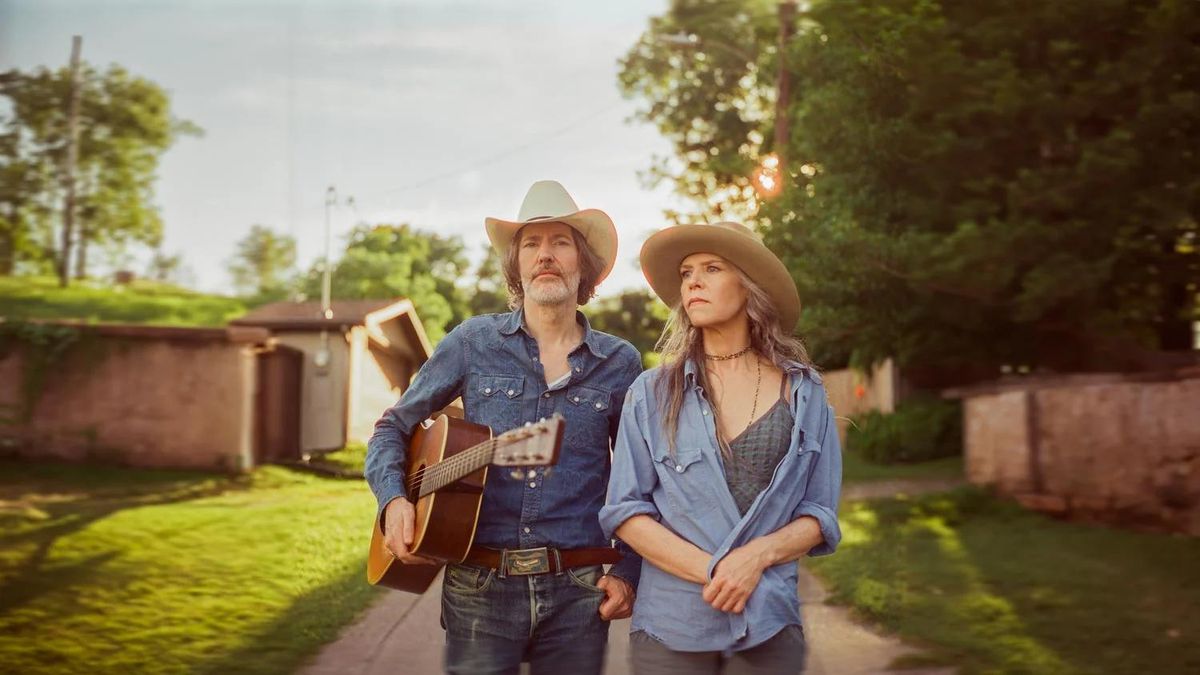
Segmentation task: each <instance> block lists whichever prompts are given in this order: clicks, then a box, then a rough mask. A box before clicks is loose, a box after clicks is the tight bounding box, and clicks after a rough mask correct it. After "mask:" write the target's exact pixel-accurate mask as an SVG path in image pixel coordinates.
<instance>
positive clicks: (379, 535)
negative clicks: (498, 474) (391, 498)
mask: <svg viewBox="0 0 1200 675" xmlns="http://www.w3.org/2000/svg"><path fill="white" fill-rule="evenodd" d="M563 427H564V421H563V418H562V416H561V415H557V414H556V415H554V416H553V417H551V418H549V419H545V420H542V421H541V422H538V423H537V424H527V425H525V426H523V427H517V428H516V429H512V430H511V431H506V432H504V433H503V434H501V435H499V436H497V437H496V438H492V431H491V429H489V428H487V427H485V426H482V425H479V424H472V423H471V422H467V421H465V420H462V419H458V418H454V417H449V416H447V415H438V416H437V418H436V419H432V420H425V421H424V422H422V423H421V425H420V426H419V427H417V430H416V431H415V432H414V433H413V437H412V441H411V442H409V444H408V467H407V470H406V477H405V487H406V493H407V495H408V499H409V501H412V502H413V503H414V506H415V507H416V517H415V518H414V522H413V525H414V527H413V530H414V531H413V544H412V546H411V547H410V549H411V551H412V552H413V553H414V554H416V555H420V556H424V557H426V558H430V559H433V560H436V561H438V563H439V564H435V565H420V564H416V565H405V564H403V563H401V562H400V561H398V560H396V559H395V558H393V557H392V555H391V553H390V552H389V551H388V550H387V548H385V547H384V545H383V531H382V530H381V529H380V523H379V522H378V521H376V522H375V523H374V525H373V526H372V527H371V549H370V552H369V554H368V556H367V581H369V582H370V583H372V584H375V585H378V586H387V587H388V588H393V589H396V590H399V591H408V592H410V593H424V592H425V590H426V589H428V588H429V586H430V584H432V583H433V580H434V578H435V577H437V574H438V572H439V571H440V570H441V569H442V566H443V565H445V563H447V562H461V561H462V560H463V559H464V558H466V557H467V552H468V551H469V550H470V548H471V543H472V541H474V539H475V525H476V524H477V522H478V520H479V506H480V504H482V503H483V486H484V483H486V482H487V472H488V465H492V464H494V465H496V466H506V467H527V466H548V465H552V464H555V463H557V462H558V452H559V448H560V446H561V445H562V437H563ZM514 475H515V474H514Z"/></svg>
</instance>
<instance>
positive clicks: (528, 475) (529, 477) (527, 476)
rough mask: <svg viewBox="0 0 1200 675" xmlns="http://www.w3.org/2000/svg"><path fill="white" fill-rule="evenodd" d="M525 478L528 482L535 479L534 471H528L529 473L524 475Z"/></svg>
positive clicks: (535, 473)
mask: <svg viewBox="0 0 1200 675" xmlns="http://www.w3.org/2000/svg"><path fill="white" fill-rule="evenodd" d="M525 477H526V478H528V479H529V480H533V479H534V478H537V472H536V471H534V470H533V469H530V470H529V473H527V474H525Z"/></svg>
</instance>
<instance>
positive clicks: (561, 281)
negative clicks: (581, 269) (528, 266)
mask: <svg viewBox="0 0 1200 675" xmlns="http://www.w3.org/2000/svg"><path fill="white" fill-rule="evenodd" d="M546 271H547V270H546V269H540V270H538V271H537V272H536V273H535V274H534V276H533V277H532V278H530V279H528V280H522V282H521V286H523V287H524V289H525V297H527V298H529V299H530V300H532V301H533V302H534V303H536V304H539V305H561V304H563V303H565V302H567V301H568V300H574V299H575V298H576V296H577V295H578V294H579V273H578V272H576V273H574V274H567V275H563V276H558V277H547V278H544V279H541V280H540V281H535V279H537V275H538V274H542V273H544V272H546ZM552 271H554V272H556V273H557V270H552Z"/></svg>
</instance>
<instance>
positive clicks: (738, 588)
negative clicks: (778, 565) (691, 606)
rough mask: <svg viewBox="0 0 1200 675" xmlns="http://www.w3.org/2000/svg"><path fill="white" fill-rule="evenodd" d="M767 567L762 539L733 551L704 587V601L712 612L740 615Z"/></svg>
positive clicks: (722, 559)
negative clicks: (715, 610) (710, 607)
mask: <svg viewBox="0 0 1200 675" xmlns="http://www.w3.org/2000/svg"><path fill="white" fill-rule="evenodd" d="M770 565H771V556H770V555H769V553H768V551H767V550H766V547H765V546H764V545H763V544H762V540H761V539H755V540H753V541H751V542H750V543H748V544H746V545H745V546H739V547H737V548H735V549H733V550H732V551H730V552H729V554H728V555H726V556H725V557H724V558H721V562H719V563H717V566H716V567H715V568H714V569H713V576H712V581H710V582H708V583H707V584H705V585H704V592H703V596H704V601H705V602H707V603H708V604H710V605H712V606H713V609H717V610H720V611H722V612H732V613H734V614H741V613H742V611H743V610H745V609H746V601H747V600H749V599H750V594H751V593H753V592H754V589H755V588H757V587H758V582H759V580H760V579H762V575H763V570H765V569H767V567H769V566H770Z"/></svg>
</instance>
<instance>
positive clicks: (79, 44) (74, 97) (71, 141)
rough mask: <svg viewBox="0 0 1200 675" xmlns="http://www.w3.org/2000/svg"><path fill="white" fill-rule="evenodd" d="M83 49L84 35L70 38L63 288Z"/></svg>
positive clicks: (71, 214) (71, 218) (71, 212)
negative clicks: (80, 57)
mask: <svg viewBox="0 0 1200 675" xmlns="http://www.w3.org/2000/svg"><path fill="white" fill-rule="evenodd" d="M82 49H83V38H82V37H80V36H78V35H76V36H74V37H72V38H71V100H70V102H69V104H68V107H67V162H66V167H65V168H64V171H63V174H64V175H63V179H64V182H65V183H66V186H65V187H66V191H67V195H66V197H65V198H64V199H63V230H62V245H61V248H60V249H59V253H58V285H59V286H62V287H63V288H66V287H67V284H68V283H70V271H71V234H72V233H71V230H72V228H73V226H74V224H75V163H76V160H77V159H78V158H79V104H80V99H81V98H82V91H83V84H82V83H81V82H80V75H79V70H80V69H79V52H80V51H82Z"/></svg>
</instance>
